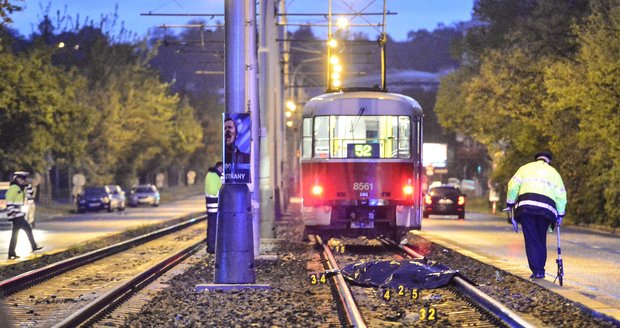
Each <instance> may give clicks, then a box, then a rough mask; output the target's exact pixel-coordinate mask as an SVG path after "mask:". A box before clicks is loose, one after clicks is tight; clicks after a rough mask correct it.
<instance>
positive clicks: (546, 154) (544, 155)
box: [534, 151, 553, 164]
mask: <svg viewBox="0 0 620 328" xmlns="http://www.w3.org/2000/svg"><path fill="white" fill-rule="evenodd" d="M534 159H535V160H539V159H542V160H543V161H545V162H547V164H549V163H551V160H552V159H553V156H552V155H551V152H550V151H539V152H537V153H536V155H534Z"/></svg>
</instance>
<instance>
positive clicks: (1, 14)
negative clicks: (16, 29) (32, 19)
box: [0, 0, 23, 25]
mask: <svg viewBox="0 0 620 328" xmlns="http://www.w3.org/2000/svg"><path fill="white" fill-rule="evenodd" d="M22 1H23V0H12V2H13V3H15V2H22ZM21 10H22V7H21V6H18V5H15V4H11V3H10V2H9V0H0V25H3V24H4V23H12V22H13V20H12V19H11V17H10V14H12V13H14V12H16V11H21Z"/></svg>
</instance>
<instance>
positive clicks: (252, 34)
mask: <svg viewBox="0 0 620 328" xmlns="http://www.w3.org/2000/svg"><path fill="white" fill-rule="evenodd" d="M245 7H246V9H245V12H246V13H247V17H246V18H245V38H246V50H247V51H246V52H245V54H246V57H245V62H246V64H245V67H246V83H247V89H246V98H245V99H246V107H247V111H248V112H249V113H250V114H251V118H252V144H251V149H252V151H251V154H252V159H251V162H252V166H251V169H250V171H251V177H252V183H251V184H250V191H251V195H252V196H251V197H252V231H253V236H254V256H255V257H256V256H258V255H259V254H260V188H259V179H258V175H259V170H260V155H259V154H260V143H259V140H260V137H259V130H260V128H259V127H260V117H259V111H258V85H257V80H256V77H257V75H256V70H257V68H258V64H257V62H256V2H255V1H254V0H245Z"/></svg>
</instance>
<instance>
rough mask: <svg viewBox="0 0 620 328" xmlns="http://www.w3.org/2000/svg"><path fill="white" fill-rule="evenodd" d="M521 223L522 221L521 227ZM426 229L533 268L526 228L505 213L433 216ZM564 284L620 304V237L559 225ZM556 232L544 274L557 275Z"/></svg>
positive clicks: (433, 234) (473, 249)
mask: <svg viewBox="0 0 620 328" xmlns="http://www.w3.org/2000/svg"><path fill="white" fill-rule="evenodd" d="M520 228H521V227H520V226H519V229H520ZM422 230H423V232H422V234H423V235H424V234H426V235H428V236H429V237H432V238H437V239H440V240H443V241H446V242H448V243H452V244H455V245H458V246H459V247H460V248H462V249H464V250H468V251H471V252H474V253H477V254H480V255H482V256H484V257H487V258H489V259H492V260H494V261H497V262H498V263H502V262H503V263H506V264H507V265H510V266H513V267H515V266H516V267H517V268H519V269H521V271H527V273H528V274H529V273H531V272H530V271H529V267H528V264H527V258H526V256H525V247H524V241H523V234H522V233H521V231H519V233H518V234H516V233H515V232H514V230H513V228H512V225H510V224H508V223H507V222H506V219H505V218H501V217H497V216H493V215H491V214H481V213H467V214H466V219H465V220H457V219H456V218H450V217H436V216H431V218H430V219H426V220H425V221H424V223H423V225H422ZM560 231H561V246H562V259H563V262H564V274H565V276H564V288H568V289H573V290H574V291H576V292H579V293H581V294H582V295H585V296H587V297H589V298H591V299H594V300H597V301H599V302H602V303H605V304H607V305H610V306H612V307H613V308H615V309H620V279H618V278H617V277H620V265H619V264H620V237H619V236H616V235H612V234H609V233H603V232H595V231H591V230H584V229H580V228H571V227H561V230H560ZM556 258H557V238H556V233H555V232H553V233H548V235H547V265H546V268H545V269H546V271H547V272H546V275H547V277H546V280H548V281H553V279H554V278H555V275H556V271H557V266H556V262H555V259H556Z"/></svg>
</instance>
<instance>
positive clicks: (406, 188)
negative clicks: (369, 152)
mask: <svg viewBox="0 0 620 328" xmlns="http://www.w3.org/2000/svg"><path fill="white" fill-rule="evenodd" d="M403 193H404V194H405V195H407V196H409V195H412V194H413V187H412V186H409V185H405V186H404V187H403Z"/></svg>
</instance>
